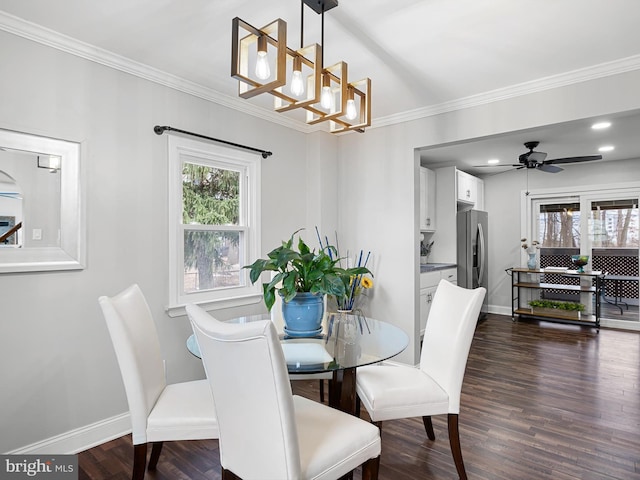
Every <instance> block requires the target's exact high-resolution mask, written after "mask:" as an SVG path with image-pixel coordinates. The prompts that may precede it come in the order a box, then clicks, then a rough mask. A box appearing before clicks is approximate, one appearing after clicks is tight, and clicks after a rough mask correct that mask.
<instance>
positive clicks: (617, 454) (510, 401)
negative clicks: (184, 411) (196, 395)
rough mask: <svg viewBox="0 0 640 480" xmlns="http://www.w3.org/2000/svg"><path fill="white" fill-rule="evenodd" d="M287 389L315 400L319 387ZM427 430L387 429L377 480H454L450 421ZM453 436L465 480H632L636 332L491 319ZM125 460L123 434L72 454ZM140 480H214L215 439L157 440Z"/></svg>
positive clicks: (636, 447) (126, 472) (88, 467)
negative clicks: (157, 452) (155, 458)
mask: <svg viewBox="0 0 640 480" xmlns="http://www.w3.org/2000/svg"><path fill="white" fill-rule="evenodd" d="M293 388H294V393H298V394H300V395H304V396H309V397H310V398H313V399H318V398H319V394H318V383H317V382H316V381H308V382H307V381H297V382H293ZM362 416H363V418H368V417H367V416H366V412H365V411H363V414H362ZM433 425H434V429H435V432H436V440H435V441H434V442H432V441H430V440H428V439H427V436H426V433H425V431H424V427H423V424H422V420H421V419H420V418H415V419H407V420H396V421H389V422H384V423H383V427H382V457H381V463H380V476H379V478H380V480H404V479H425V480H429V479H453V478H457V475H456V471H455V467H454V464H453V459H452V458H451V451H450V449H449V442H448V437H447V430H446V417H445V416H440V417H434V418H433ZM460 438H461V443H462V452H463V455H464V460H465V465H466V468H467V474H468V476H469V478H470V479H478V480H480V479H483V480H528V479H531V480H534V479H535V480H540V479H553V480H567V479H583V480H603V479H618V480H631V479H640V334H639V333H632V332H623V331H617V330H610V329H601V331H600V333H599V334H598V333H596V331H595V330H594V329H591V328H587V327H579V326H573V325H563V324H554V323H547V322H541V323H538V322H537V321H519V322H515V323H514V322H512V321H511V319H510V317H504V316H497V315H490V316H489V318H488V319H487V320H486V321H484V322H482V323H480V324H479V325H478V328H477V330H476V334H475V337H474V340H473V344H472V346H471V353H470V356H469V362H468V365H467V371H466V375H465V380H464V385H463V389H462V407H461V412H460ZM250 456H251V452H247V457H248V458H250ZM132 459H133V449H132V446H131V438H130V436H125V437H122V438H119V439H116V440H114V441H111V442H108V443H106V444H103V445H100V446H97V447H95V448H92V449H90V450H87V451H85V452H82V453H80V454H79V458H78V460H79V467H80V475H79V478H80V479H81V480H82V479H93V480H107V479H122V480H125V479H128V478H130V474H131V464H132ZM248 461H250V460H248ZM146 478H149V479H156V480H179V479H189V480H198V479H220V464H219V460H218V442H217V441H216V440H211V441H189V442H170V443H165V446H164V450H163V452H162V456H161V457H160V461H159V462H158V468H157V470H156V471H155V472H149V473H147V477H146ZM355 478H356V479H359V478H360V477H359V472H358V473H357V474H356V475H355Z"/></svg>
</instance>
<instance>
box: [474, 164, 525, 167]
mask: <svg viewBox="0 0 640 480" xmlns="http://www.w3.org/2000/svg"><path fill="white" fill-rule="evenodd" d="M495 167H509V168H511V167H522V165H521V164H519V163H516V164H512V165H507V164H496V165H474V166H473V168H495Z"/></svg>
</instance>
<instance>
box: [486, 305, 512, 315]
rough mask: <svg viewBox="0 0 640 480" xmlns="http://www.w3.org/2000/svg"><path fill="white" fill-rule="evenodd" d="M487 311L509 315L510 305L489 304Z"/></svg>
mask: <svg viewBox="0 0 640 480" xmlns="http://www.w3.org/2000/svg"><path fill="white" fill-rule="evenodd" d="M489 313H494V314H496V315H506V316H508V317H511V307H504V306H502V305H489Z"/></svg>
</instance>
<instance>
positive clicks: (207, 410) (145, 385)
mask: <svg viewBox="0 0 640 480" xmlns="http://www.w3.org/2000/svg"><path fill="white" fill-rule="evenodd" d="M98 302H99V304H100V307H101V308H102V313H103V315H104V318H105V320H106V323H107V327H108V329H109V334H110V336H111V341H112V342H113V347H114V349H115V352H116V357H117V359H118V364H119V366H120V373H121V375H122V380H123V382H124V388H125V392H126V396H127V401H128V403H129V414H130V416H131V427H132V440H133V445H134V456H133V473H132V479H133V480H141V479H142V478H144V474H145V469H146V463H147V443H149V442H151V443H152V444H153V448H152V451H151V457H150V459H149V466H148V468H149V470H155V468H156V465H157V463H158V459H159V458H160V452H161V450H162V442H164V441H174V440H204V439H214V438H218V421H217V419H216V416H215V410H214V406H213V396H212V395H211V388H210V387H209V383H208V382H207V380H206V379H204V380H195V381H189V382H182V383H174V384H167V382H166V378H165V370H164V362H163V359H162V355H161V352H160V342H159V340H158V334H157V331H156V326H155V323H154V321H153V318H152V316H151V311H150V310H149V306H148V304H147V301H146V299H145V298H144V295H143V294H142V291H141V290H140V287H138V285H136V284H134V285H131V286H130V287H129V288H127V289H126V290H124V291H122V292H121V293H119V294H117V295H115V296H113V297H107V296H101V297H100V298H99V299H98Z"/></svg>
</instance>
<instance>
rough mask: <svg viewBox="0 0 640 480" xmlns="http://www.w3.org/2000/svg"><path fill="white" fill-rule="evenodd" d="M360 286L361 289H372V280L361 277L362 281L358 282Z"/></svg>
mask: <svg viewBox="0 0 640 480" xmlns="http://www.w3.org/2000/svg"><path fill="white" fill-rule="evenodd" d="M360 285H362V287H363V288H371V287H373V280H371V279H370V278H369V277H362V280H360Z"/></svg>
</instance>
